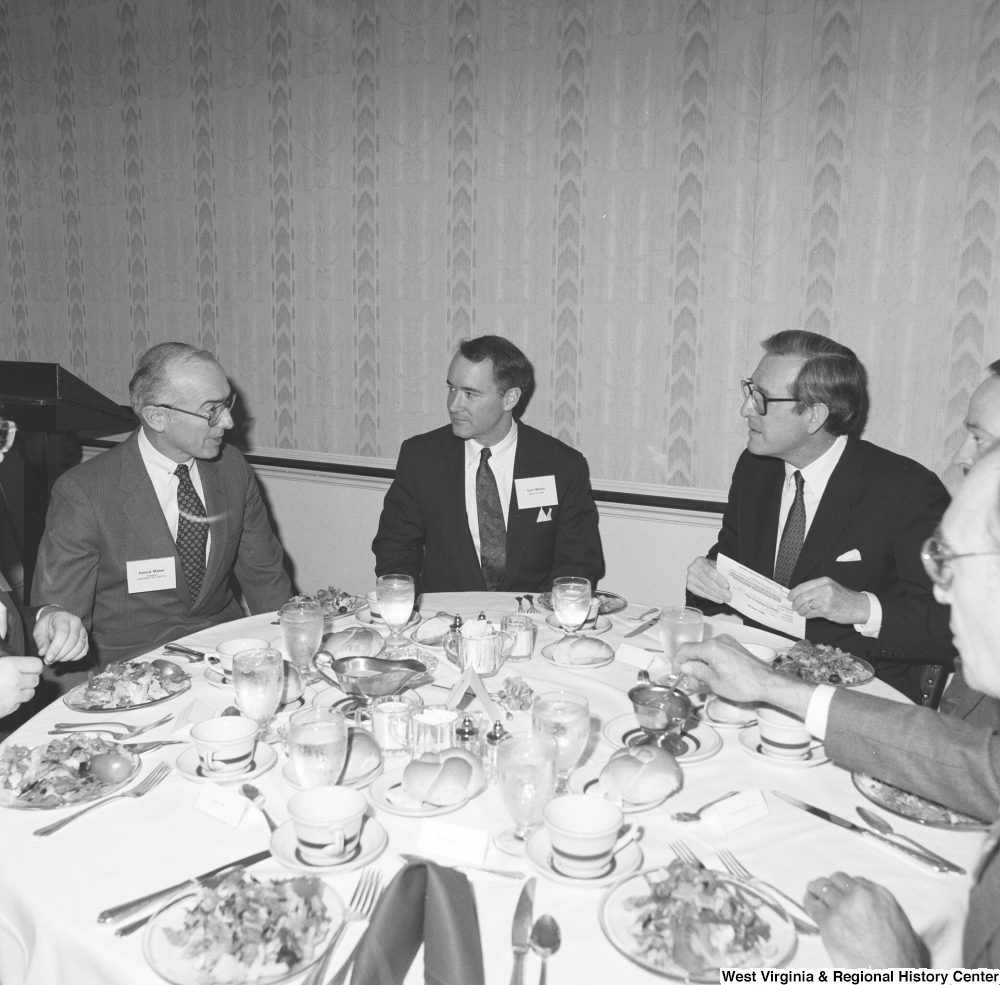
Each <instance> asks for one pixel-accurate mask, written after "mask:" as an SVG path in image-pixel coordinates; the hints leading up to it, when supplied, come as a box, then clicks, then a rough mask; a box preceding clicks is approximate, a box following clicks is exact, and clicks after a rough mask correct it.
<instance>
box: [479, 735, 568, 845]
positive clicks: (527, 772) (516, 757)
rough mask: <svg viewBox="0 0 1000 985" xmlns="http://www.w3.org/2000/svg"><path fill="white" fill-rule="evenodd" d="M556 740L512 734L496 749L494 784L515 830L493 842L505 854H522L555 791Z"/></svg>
mask: <svg viewBox="0 0 1000 985" xmlns="http://www.w3.org/2000/svg"><path fill="white" fill-rule="evenodd" d="M557 751H558V746H557V745H556V740H555V739H553V738H552V736H551V735H548V734H547V733H545V732H534V731H532V732H512V733H510V734H509V735H505V736H504V737H503V738H502V739H501V740H500V745H499V746H498V747H497V783H498V785H499V787H500V797H501V799H502V800H503V803H504V807H506V808H507V813H508V814H510V816H511V817H512V818H513V820H514V827H512V828H507V829H506V830H505V831H501V832H500V834H498V835H496V837H495V838H494V839H493V840H494V841H495V842H496V846H497V848H499V849H500V850H501V851H504V852H507V854H508V855H524V850H525V843H526V842H527V840H528V837H529V836H530V835H531V832H532V831H533V830H534V829H535V828H537V827H538V825H539V824H541V823H542V811H543V810H544V808H545V805H546V804H547V803H548V802H549V801H550V800H551V799H552V798H553V797H554V796H555V792H556V755H557Z"/></svg>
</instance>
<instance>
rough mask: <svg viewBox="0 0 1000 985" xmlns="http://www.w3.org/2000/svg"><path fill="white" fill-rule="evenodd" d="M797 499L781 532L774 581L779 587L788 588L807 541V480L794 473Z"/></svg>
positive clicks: (798, 473)
mask: <svg viewBox="0 0 1000 985" xmlns="http://www.w3.org/2000/svg"><path fill="white" fill-rule="evenodd" d="M792 478H793V479H795V499H794V501H793V502H792V508H791V509H790V510H789V511H788V517H787V518H786V520H785V529H784V530H782V532H781V546H780V547H779V548H778V560H777V561H775V562H774V580H775V581H776V582H777V583H778V584H779V585H784V586H786V587H788V583H789V582H790V581H791V580H792V572H793V571H794V570H795V562H796V561H798V559H799V554H800V553H801V552H802V541H804V540H805V539H806V503H805V499H804V498H803V496H802V490H803V488H804V487H805V484H806V480H805V479H803V478H802V473H801V472H794V473H793V474H792Z"/></svg>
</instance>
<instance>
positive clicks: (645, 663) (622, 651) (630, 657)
mask: <svg viewBox="0 0 1000 985" xmlns="http://www.w3.org/2000/svg"><path fill="white" fill-rule="evenodd" d="M656 657H657V654H655V653H650V652H649V650H644V649H643V648H642V647H641V646H633V645H632V644H631V643H621V644H619V646H618V649H617V650H615V660H620V661H621V662H622V663H624V664H628V665H629V666H630V667H635V668H636V669H637V670H649V666H650V664H651V663H652V662H653V661H654V660H655V659H656Z"/></svg>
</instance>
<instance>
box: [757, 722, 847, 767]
mask: <svg viewBox="0 0 1000 985" xmlns="http://www.w3.org/2000/svg"><path fill="white" fill-rule="evenodd" d="M740 745H741V746H742V747H743V751H744V752H745V753H747V754H748V755H750V756H753V758H754V759H759V760H760V761H761V762H762V763H767V765H768V766H777V767H779V768H781V769H791V770H807V769H809V768H810V767H811V766H822V765H823V764H824V763H828V762H830V757H829V756H828V755H827V754H826V747H825V746H824V745H823V743H822V742H813V743H812V744H811V745H810V746H809V752H808V753H807V754H806V758H805V759H779V758H778V757H777V756H769V755H768V754H767V753H766V752H764V751H763V749H761V745H760V733H759V732H758V731H757V729H756V728H752V727H751V728H747V729H744V730H743V731H742V732H740Z"/></svg>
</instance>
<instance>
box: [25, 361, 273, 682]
mask: <svg viewBox="0 0 1000 985" xmlns="http://www.w3.org/2000/svg"><path fill="white" fill-rule="evenodd" d="M129 393H130V395H131V398H132V406H133V408H134V409H135V412H136V414H137V415H138V417H139V418H140V420H141V421H142V427H141V428H139V430H137V431H135V432H134V433H133V434H132V435H131V436H130V437H129V438H127V439H126V440H125V441H123V442H122V443H121V444H119V445H118V446H116V447H115V448H113V449H111V450H110V451H106V452H104V453H103V454H101V455H98V456H96V457H95V458H92V459H90V461H87V462H84V463H83V464H82V465H78V466H76V467H75V468H72V469H70V470H69V471H68V472H66V473H65V474H64V475H62V476H60V477H59V479H58V481H57V482H56V484H55V486H54V488H53V490H52V500H51V503H50V505H49V512H48V516H47V518H46V524H45V534H44V536H43V538H42V543H41V546H40V548H39V551H38V563H37V566H36V568H35V578H34V583H33V588H32V599H33V600H34V601H36V602H47V601H50V600H56V599H58V600H60V601H61V602H62V603H63V604H64V605H66V606H67V608H69V609H70V610H71V611H72V612H75V613H76V614H77V615H79V616H80V617H81V618H82V619H83V621H84V623H85V624H86V625H87V626H89V627H90V630H91V633H92V640H93V644H94V650H95V651H96V656H97V659H98V662H99V664H100V666H102V667H103V666H106V665H107V664H108V663H109V662H111V661H114V660H124V659H127V658H129V657H133V656H136V655H138V654H140V653H145V652H147V651H149V650H152V649H153V648H155V647H157V646H159V645H160V644H162V643H166V642H168V641H170V640H174V639H177V638H178V637H180V636H185V635H187V634H188V633H193V632H195V631H197V630H199V629H203V628H204V627H206V626H211V625H214V624H216V623H221V622H227V621H228V620H231V619H239V618H241V617H242V616H243V610H242V608H241V607H240V604H239V601H238V600H237V598H236V597H235V596H234V594H233V588H232V578H233V576H235V578H236V580H237V581H238V582H239V587H240V588H241V589H242V592H243V596H244V598H245V599H246V602H247V605H248V606H249V608H250V611H251V612H252V613H258V612H269V611H271V610H274V609H276V608H278V607H279V606H281V605H282V604H284V603H285V602H286V601H287V600H288V597H289V595H290V594H291V585H290V583H289V579H288V575H287V574H286V573H285V570H284V567H283V553H282V550H281V545H280V544H279V543H278V540H277V538H276V537H275V536H274V533H273V531H272V530H271V525H270V522H269V520H268V516H267V512H266V510H265V508H264V503H263V501H262V500H261V495H260V490H259V488H258V486H257V480H256V478H255V477H254V474H253V471H252V470H251V468H250V466H249V465H247V463H246V461H245V459H244V458H243V456H242V455H241V454H240V452H239V450H238V449H236V448H233V447H231V446H228V445H224V444H223V440H222V439H223V435H224V434H225V432H226V430H227V429H228V428H231V427H232V426H233V419H232V417H231V416H230V413H229V412H230V410H231V408H232V406H233V401H234V400H235V396H236V395H235V393H233V392H232V391H231V390H230V387H229V381H228V380H227V379H226V374H225V372H224V371H223V369H222V367H221V366H220V365H219V364H218V363H217V362H216V361H215V359H214V358H213V357H212V355H211V354H210V353H208V352H204V351H202V350H198V349H195V348H194V347H193V346H189V345H184V344H182V343H179V342H165V343H162V344H161V345H157V346H154V347H153V348H152V349H150V350H149V351H148V352H147V353H146V354H145V355H144V356H143V357H142V359H141V360H140V361H139V366H138V368H137V369H136V371H135V375H134V376H133V377H132V381H131V383H130V384H129Z"/></svg>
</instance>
